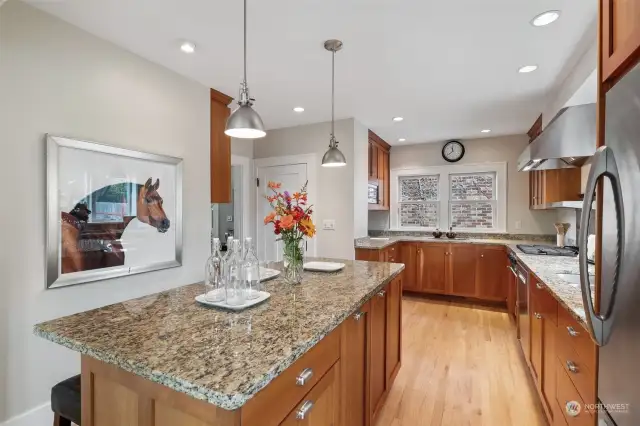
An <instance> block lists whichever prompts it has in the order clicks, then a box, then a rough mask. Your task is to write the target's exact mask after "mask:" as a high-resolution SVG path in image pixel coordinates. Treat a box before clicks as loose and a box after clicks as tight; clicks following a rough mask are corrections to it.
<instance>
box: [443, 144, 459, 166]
mask: <svg viewBox="0 0 640 426" xmlns="http://www.w3.org/2000/svg"><path fill="white" fill-rule="evenodd" d="M462 157H464V145H462V143H461V142H460V141H449V142H447V143H446V144H444V146H443V147H442V158H444V159H445V160H446V161H448V162H449V163H455V162H457V161H460V160H461V159H462Z"/></svg>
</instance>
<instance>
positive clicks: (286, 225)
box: [280, 215, 294, 229]
mask: <svg viewBox="0 0 640 426" xmlns="http://www.w3.org/2000/svg"><path fill="white" fill-rule="evenodd" d="M293 222H294V220H293V216H291V215H286V216H283V217H282V219H280V226H281V227H282V229H291V227H293Z"/></svg>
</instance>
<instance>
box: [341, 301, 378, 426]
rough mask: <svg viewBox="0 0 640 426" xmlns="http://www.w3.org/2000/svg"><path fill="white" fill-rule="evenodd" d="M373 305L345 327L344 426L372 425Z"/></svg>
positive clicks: (346, 323)
mask: <svg viewBox="0 0 640 426" xmlns="http://www.w3.org/2000/svg"><path fill="white" fill-rule="evenodd" d="M370 305H371V302H367V303H365V305H364V306H362V308H360V311H359V312H357V313H356V314H355V315H352V316H351V317H350V318H348V319H346V320H345V321H344V323H343V324H342V330H341V332H342V335H341V340H340V363H341V368H342V386H341V390H342V407H341V410H342V425H344V426H346V425H355V426H364V425H368V424H369V420H368V419H369V415H370V413H369V407H368V401H367V394H368V393H367V389H368V385H369V377H368V371H369V362H368V360H369V339H370V330H371V324H370V320H371V309H370Z"/></svg>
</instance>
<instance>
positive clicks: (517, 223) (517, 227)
mask: <svg viewBox="0 0 640 426" xmlns="http://www.w3.org/2000/svg"><path fill="white" fill-rule="evenodd" d="M515 225H516V229H520V228H522V221H520V220H516V224H515Z"/></svg>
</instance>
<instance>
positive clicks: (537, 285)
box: [536, 283, 544, 290]
mask: <svg viewBox="0 0 640 426" xmlns="http://www.w3.org/2000/svg"><path fill="white" fill-rule="evenodd" d="M536 288H537V289H538V290H542V289H543V288H544V287H543V286H542V284H540V283H536Z"/></svg>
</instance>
